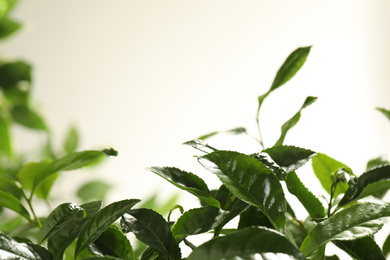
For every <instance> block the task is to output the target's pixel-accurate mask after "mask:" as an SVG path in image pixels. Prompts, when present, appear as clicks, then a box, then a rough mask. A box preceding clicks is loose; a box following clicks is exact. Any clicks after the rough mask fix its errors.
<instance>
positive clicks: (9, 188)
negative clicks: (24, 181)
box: [0, 175, 22, 198]
mask: <svg viewBox="0 0 390 260" xmlns="http://www.w3.org/2000/svg"><path fill="white" fill-rule="evenodd" d="M0 191H4V192H6V193H8V194H10V195H13V196H14V197H16V198H21V197H22V190H21V188H19V186H18V185H17V184H16V182H15V181H14V180H11V179H9V178H7V177H4V176H2V175H0Z"/></svg>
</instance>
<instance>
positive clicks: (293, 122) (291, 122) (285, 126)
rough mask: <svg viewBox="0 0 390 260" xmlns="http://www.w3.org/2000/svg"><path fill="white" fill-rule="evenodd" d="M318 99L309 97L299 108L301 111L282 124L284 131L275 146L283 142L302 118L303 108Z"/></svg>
mask: <svg viewBox="0 0 390 260" xmlns="http://www.w3.org/2000/svg"><path fill="white" fill-rule="evenodd" d="M316 100H317V98H316V97H307V98H306V100H305V102H304V103H303V105H302V107H301V108H300V109H299V111H298V112H297V113H296V114H295V115H294V116H293V117H292V118H290V119H289V120H288V121H287V122H286V123H284V124H283V125H282V130H281V131H282V133H281V134H280V137H279V139H278V141H276V143H275V145H274V146H279V145H282V144H283V141H284V138H285V137H286V134H287V132H288V131H289V130H290V129H291V128H293V127H294V126H295V125H296V124H297V123H298V121H299V119H300V118H301V111H302V109H304V108H306V107H307V106H309V105H311V104H313V103H314V102H315V101H316Z"/></svg>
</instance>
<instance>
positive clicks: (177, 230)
mask: <svg viewBox="0 0 390 260" xmlns="http://www.w3.org/2000/svg"><path fill="white" fill-rule="evenodd" d="M227 214H228V212H226V211H223V210H221V209H219V208H216V207H205V208H197V209H191V210H189V211H186V212H185V213H184V214H183V215H181V217H180V218H179V219H178V220H177V221H176V223H175V225H174V226H173V228H172V233H173V235H174V236H175V238H176V239H182V238H185V237H186V236H190V235H196V234H201V233H205V232H207V231H209V230H212V229H213V228H215V227H217V226H218V225H219V224H221V223H222V221H223V219H224V218H225V217H226V215H227Z"/></svg>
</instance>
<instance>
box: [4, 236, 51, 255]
mask: <svg viewBox="0 0 390 260" xmlns="http://www.w3.org/2000/svg"><path fill="white" fill-rule="evenodd" d="M0 259H2V260H15V259H18V260H51V259H53V258H52V256H51V255H50V253H49V252H48V251H47V250H46V249H45V248H43V247H40V246H38V245H34V244H30V243H20V242H17V241H15V240H14V239H12V238H11V237H10V236H8V235H6V234H4V233H0Z"/></svg>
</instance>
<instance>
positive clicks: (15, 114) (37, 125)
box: [11, 106, 47, 131]
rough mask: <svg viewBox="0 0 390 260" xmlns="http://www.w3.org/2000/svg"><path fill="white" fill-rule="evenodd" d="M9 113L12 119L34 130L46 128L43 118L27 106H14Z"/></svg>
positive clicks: (44, 129)
mask: <svg viewBox="0 0 390 260" xmlns="http://www.w3.org/2000/svg"><path fill="white" fill-rule="evenodd" d="M11 115H12V118H13V120H14V121H15V122H16V123H18V124H20V125H22V126H25V127H27V128H31V129H35V130H43V131H46V130H47V126H46V123H45V121H44V119H43V118H42V117H41V116H40V115H39V114H38V113H37V112H36V111H34V110H31V109H30V108H28V107H27V106H14V107H13V108H12V110H11Z"/></svg>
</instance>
